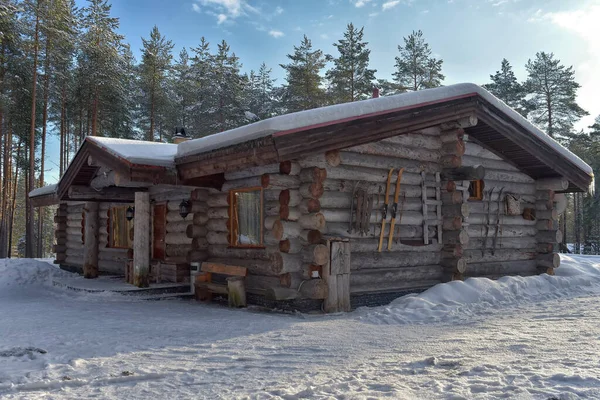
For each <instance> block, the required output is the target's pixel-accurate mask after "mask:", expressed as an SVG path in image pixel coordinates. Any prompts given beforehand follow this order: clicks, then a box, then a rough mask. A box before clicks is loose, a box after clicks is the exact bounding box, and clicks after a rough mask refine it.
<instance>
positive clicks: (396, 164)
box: [300, 129, 445, 295]
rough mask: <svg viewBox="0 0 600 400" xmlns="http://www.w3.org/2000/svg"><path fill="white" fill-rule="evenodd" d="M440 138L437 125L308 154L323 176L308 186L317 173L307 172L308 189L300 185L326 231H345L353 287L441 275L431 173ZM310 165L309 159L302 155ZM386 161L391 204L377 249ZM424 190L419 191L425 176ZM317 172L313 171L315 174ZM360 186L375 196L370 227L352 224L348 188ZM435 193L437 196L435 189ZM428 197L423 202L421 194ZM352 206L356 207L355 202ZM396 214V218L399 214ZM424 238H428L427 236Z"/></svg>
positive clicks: (406, 285) (433, 279)
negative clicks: (394, 207)
mask: <svg viewBox="0 0 600 400" xmlns="http://www.w3.org/2000/svg"><path fill="white" fill-rule="evenodd" d="M443 147H444V143H443V142H442V140H441V136H440V131H439V130H435V129H434V130H431V131H430V132H428V134H426V133H423V132H422V133H413V134H407V135H401V136H397V137H392V138H389V139H385V140H382V141H379V142H375V143H369V144H365V145H360V146H355V147H351V148H348V149H344V150H342V151H340V152H339V153H338V157H337V159H336V160H334V162H333V163H332V162H331V157H330V158H329V159H327V157H325V156H324V155H323V156H313V157H311V159H310V163H312V165H313V166H315V167H318V168H321V169H322V170H323V171H324V173H323V175H324V176H325V179H324V180H323V182H322V187H323V190H322V193H321V191H320V190H312V189H313V187H314V186H315V183H314V181H315V179H313V180H312V181H310V182H309V179H307V178H309V177H310V175H306V174H304V175H303V174H301V177H302V176H304V177H305V179H303V185H307V184H308V183H310V184H311V185H312V186H311V188H310V189H311V190H307V189H304V188H303V187H302V186H301V190H300V193H301V194H302V196H303V199H304V200H309V199H316V201H318V202H319V203H320V213H321V214H322V215H323V216H324V219H325V229H324V230H323V234H325V235H328V236H332V237H343V238H350V249H351V255H350V260H351V262H350V268H351V272H350V292H351V294H353V295H360V294H365V293H373V292H393V291H402V290H407V289H409V290H410V289H420V288H426V287H429V286H433V285H435V284H437V283H439V282H441V281H442V279H443V269H442V267H441V260H442V251H441V250H442V243H440V242H439V239H438V237H439V236H438V225H440V224H441V220H440V218H441V216H440V215H438V213H437V208H438V207H437V205H440V204H437V205H436V204H435V201H436V200H435V199H436V195H438V193H437V191H438V190H439V191H444V192H445V190H442V184H441V182H436V173H440V172H441V171H442V158H443V155H444V154H445V153H444V150H443ZM301 164H303V166H306V167H308V166H309V165H308V164H309V160H305V161H303V162H301ZM390 168H393V169H394V172H393V175H392V181H391V184H390V192H389V193H390V195H389V204H390V206H389V208H388V213H387V216H386V220H387V222H386V226H385V231H384V233H383V245H382V247H383V248H382V251H381V252H379V251H378V246H379V239H380V234H381V225H382V224H381V222H382V216H383V214H382V211H383V207H384V198H385V191H386V182H387V177H388V173H389V170H390ZM400 168H404V171H403V174H402V180H401V183H400V196H399V200H398V210H397V218H396V227H395V229H394V239H393V240H392V242H391V245H390V247H389V250H388V241H389V236H390V222H391V212H390V211H391V205H392V204H393V202H394V192H395V189H396V181H397V176H398V175H397V174H398V170H399V169H400ZM422 173H423V174H424V176H425V183H426V189H425V197H423V194H424V191H423V187H422V185H423V175H422ZM313 175H314V174H313ZM356 189H362V190H365V191H367V193H368V194H369V195H370V196H372V197H373V209H372V211H371V214H370V218H369V226H368V227H369V230H368V233H367V234H364V233H360V232H358V231H357V230H356V229H355V227H353V228H352V229H351V228H350V222H351V219H355V215H353V214H355V211H354V210H353V212H352V213H351V205H352V204H353V203H354V206H356V200H354V201H353V193H355V191H356ZM438 197H439V196H438ZM424 198H425V199H427V203H428V204H429V205H428V206H426V207H423V205H424V202H423V199H424ZM354 206H353V207H354ZM400 216H401V219H400ZM438 220H440V221H438ZM426 238H427V242H428V244H425V243H424V241H425V240H426Z"/></svg>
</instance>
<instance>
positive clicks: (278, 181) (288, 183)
mask: <svg viewBox="0 0 600 400" xmlns="http://www.w3.org/2000/svg"><path fill="white" fill-rule="evenodd" d="M260 182H261V186H262V187H263V188H264V189H295V188H298V187H299V186H300V179H299V178H298V177H297V176H292V175H280V174H264V175H262V176H261V181H260Z"/></svg>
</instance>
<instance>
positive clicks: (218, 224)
mask: <svg viewBox="0 0 600 400" xmlns="http://www.w3.org/2000/svg"><path fill="white" fill-rule="evenodd" d="M206 228H207V229H208V230H209V231H213V232H229V220H228V219H222V218H221V219H209V220H208V221H206Z"/></svg>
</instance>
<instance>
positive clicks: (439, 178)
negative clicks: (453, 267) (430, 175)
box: [435, 172, 442, 243]
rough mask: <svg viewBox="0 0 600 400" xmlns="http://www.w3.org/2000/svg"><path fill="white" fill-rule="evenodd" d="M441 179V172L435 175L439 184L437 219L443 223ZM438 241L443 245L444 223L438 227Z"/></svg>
mask: <svg viewBox="0 0 600 400" xmlns="http://www.w3.org/2000/svg"><path fill="white" fill-rule="evenodd" d="M441 179H442V177H441V176H440V173H439V172H436V173H435V181H436V183H437V185H436V188H435V200H436V202H437V208H436V211H437V219H438V220H439V221H442V189H441ZM437 236H438V237H437V239H438V243H442V223H439V224H438V226H437Z"/></svg>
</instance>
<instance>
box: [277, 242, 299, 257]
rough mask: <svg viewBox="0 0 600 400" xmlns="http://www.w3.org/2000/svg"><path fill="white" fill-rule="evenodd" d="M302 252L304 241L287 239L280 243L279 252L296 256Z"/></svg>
mask: <svg viewBox="0 0 600 400" xmlns="http://www.w3.org/2000/svg"><path fill="white" fill-rule="evenodd" d="M301 250H302V241H301V240H300V239H297V238H290V239H285V240H282V241H280V242H279V251H281V252H282V253H290V254H296V253H299V252H300V251H301Z"/></svg>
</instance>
